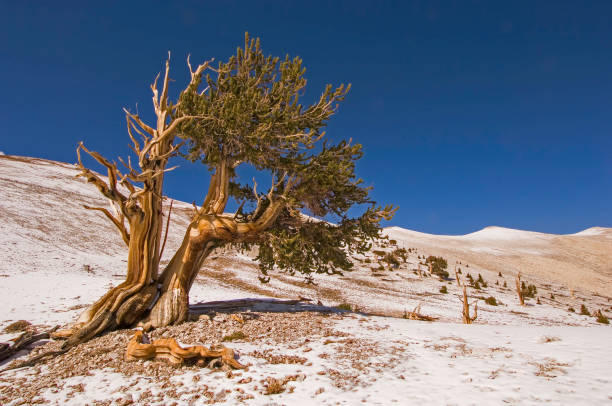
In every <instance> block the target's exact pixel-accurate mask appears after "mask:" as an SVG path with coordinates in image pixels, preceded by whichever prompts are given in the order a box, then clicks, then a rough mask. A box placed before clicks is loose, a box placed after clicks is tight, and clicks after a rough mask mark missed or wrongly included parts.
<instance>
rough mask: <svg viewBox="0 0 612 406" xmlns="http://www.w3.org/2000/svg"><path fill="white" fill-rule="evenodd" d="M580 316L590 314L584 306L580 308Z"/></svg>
mask: <svg viewBox="0 0 612 406" xmlns="http://www.w3.org/2000/svg"><path fill="white" fill-rule="evenodd" d="M580 314H581V315H583V316H590V315H591V312H589V309H587V307H586V306H585V305H584V304H582V305H581V306H580Z"/></svg>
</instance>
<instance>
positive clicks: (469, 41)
mask: <svg viewBox="0 0 612 406" xmlns="http://www.w3.org/2000/svg"><path fill="white" fill-rule="evenodd" d="M104 3H107V4H108V5H104V6H102V5H101V4H104ZM173 3H174V2H168V1H165V2H152V1H147V2H141V3H139V2H132V1H122V2H116V3H111V2H82V1H80V2H74V3H70V2H27V1H10V2H9V1H2V2H1V4H0V10H1V12H0V61H1V63H0V89H1V92H2V95H1V101H0V104H1V105H0V122H1V123H2V125H1V126H0V150H1V151H4V152H5V153H6V154H13V155H28V156H36V157H43V158H48V159H55V160H61V161H67V162H74V161H75V153H74V150H75V147H76V144H77V143H78V141H80V140H83V141H85V142H86V144H87V145H88V146H89V147H90V148H92V149H95V150H98V151H99V152H102V153H104V154H105V155H106V156H108V157H110V158H114V157H116V156H117V155H123V156H125V155H126V153H127V143H128V139H127V135H126V133H125V120H124V116H123V114H122V111H121V108H122V107H124V106H127V107H130V108H132V109H134V106H135V105H136V103H138V108H139V111H140V112H141V115H144V116H147V115H148V114H150V112H151V110H152V109H151V98H150V90H149V84H150V83H151V81H152V79H153V78H154V77H155V75H156V73H157V72H158V71H159V70H160V69H161V68H162V65H163V61H164V59H165V57H166V53H167V51H168V50H170V51H172V58H173V59H172V60H173V64H172V68H173V71H172V77H173V78H174V79H176V82H175V85H176V87H175V89H177V88H178V86H180V85H183V84H184V83H185V80H186V74H187V71H186V68H185V64H184V61H185V57H186V55H187V54H188V53H191V54H192V61H193V62H194V63H196V62H199V61H202V60H204V59H208V58H210V57H215V58H217V59H220V58H221V59H225V58H227V57H228V56H229V55H230V54H231V53H232V52H234V50H235V48H236V46H238V45H241V44H242V41H243V35H244V31H249V32H250V33H251V34H252V35H253V36H259V37H261V39H262V46H263V48H264V51H265V52H267V53H271V54H274V55H280V56H284V55H285V54H286V53H289V54H291V55H299V56H300V57H302V58H303V60H304V64H305V66H306V68H307V74H306V75H307V78H308V79H309V85H308V89H309V90H308V92H307V94H306V98H307V99H308V98H312V97H315V96H316V95H317V94H318V93H320V91H321V90H322V88H323V86H324V84H325V83H333V84H339V83H342V82H345V83H346V82H350V83H352V85H353V88H352V91H351V92H350V94H349V96H348V98H347V100H346V102H345V103H344V104H343V105H342V106H341V108H340V111H339V114H338V115H337V116H335V117H334V118H333V119H332V121H331V123H330V125H329V128H328V133H329V134H330V135H332V136H333V137H334V138H335V139H339V138H343V137H346V138H348V137H352V138H353V140H355V141H356V142H359V143H362V144H363V145H364V149H365V152H366V153H365V157H364V158H363V159H362V161H361V162H360V163H359V166H358V171H359V174H360V176H361V177H363V178H364V179H365V180H366V183H368V184H370V185H372V186H374V193H373V195H374V197H375V198H376V199H377V200H379V201H380V202H383V203H387V202H390V203H395V204H397V205H399V206H400V210H399V212H398V213H397V216H396V217H395V219H394V220H393V221H392V222H391V224H394V225H399V226H402V227H407V228H411V229H415V230H419V231H424V232H430V233H444V234H463V233H468V232H472V231H475V230H477V229H480V228H482V227H484V226H487V225H499V226H505V227H512V228H520V229H528V230H536V231H543V232H552V233H573V232H576V231H579V230H582V229H584V228H587V227H591V226H607V227H610V226H612V210H611V208H612V192H611V191H612V137H611V130H612V2H610V1H602V2H596V1H589V2H579V1H571V2H565V1H551V2H548V1H525V2H521V1H508V2H499V1H492V2H491V1H476V2H467V1H457V2H455V1H443V2H426V1H402V2H383V1H372V2H359V1H346V2H341V1H336V2H329V3H330V4H328V3H327V2H322V3H318V2H314V1H300V2H288V1H276V2H272V1H257V2H254V1H235V2H230V1H201V2H180V4H173ZM177 3H179V2H177ZM207 180H208V177H207V173H206V171H205V170H203V169H201V168H194V167H189V165H183V167H182V168H181V169H180V170H178V171H177V172H176V173H173V174H172V176H170V177H169V178H168V182H167V187H166V192H167V194H169V195H170V196H172V197H174V198H178V199H181V200H185V201H192V200H196V201H198V202H200V201H201V199H202V197H203V194H204V193H205V190H206V185H207Z"/></svg>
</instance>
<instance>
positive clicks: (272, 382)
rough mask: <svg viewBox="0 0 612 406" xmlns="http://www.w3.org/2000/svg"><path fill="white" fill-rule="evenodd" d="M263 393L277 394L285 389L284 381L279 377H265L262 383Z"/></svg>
mask: <svg viewBox="0 0 612 406" xmlns="http://www.w3.org/2000/svg"><path fill="white" fill-rule="evenodd" d="M264 388H265V390H264V395H277V394H279V393H283V392H284V391H285V382H283V381H282V380H281V379H276V378H271V377H270V378H267V379H266V383H264Z"/></svg>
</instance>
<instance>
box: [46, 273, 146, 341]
mask: <svg viewBox="0 0 612 406" xmlns="http://www.w3.org/2000/svg"><path fill="white" fill-rule="evenodd" d="M156 294H157V287H156V286H155V285H149V286H146V287H143V285H142V284H130V285H127V286H126V284H121V285H119V286H117V287H116V288H114V289H112V290H111V291H110V292H108V293H107V294H106V295H104V296H103V297H102V298H101V299H100V300H98V302H96V303H95V304H94V305H92V306H91V307H90V308H89V309H87V310H86V311H85V313H83V314H82V315H81V317H79V320H77V322H76V323H75V324H74V325H73V326H72V327H71V328H69V329H66V330H60V331H58V332H56V333H54V334H53V335H52V337H53V338H57V339H67V340H66V342H65V343H64V344H63V345H62V349H66V350H67V349H69V348H71V347H74V346H75V345H78V344H80V343H83V342H85V341H87V340H89V339H91V338H93V337H95V336H97V335H99V334H101V333H102V332H104V331H105V330H111V329H114V328H116V327H122V326H124V327H128V326H131V325H132V324H134V323H135V322H136V321H137V320H139V318H140V317H141V316H142V315H143V314H144V313H145V312H146V310H147V309H148V307H149V306H150V305H151V304H152V303H153V301H154V300H155V296H156Z"/></svg>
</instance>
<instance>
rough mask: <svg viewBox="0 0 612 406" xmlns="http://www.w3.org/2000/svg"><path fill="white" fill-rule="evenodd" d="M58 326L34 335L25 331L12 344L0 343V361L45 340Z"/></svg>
mask: <svg viewBox="0 0 612 406" xmlns="http://www.w3.org/2000/svg"><path fill="white" fill-rule="evenodd" d="M58 327H59V326H55V327H54V328H52V329H51V330H49V331H45V332H43V333H39V334H34V333H33V332H31V331H26V332H25V333H23V334H21V335H20V336H19V337H17V339H15V341H14V342H13V344H9V343H0V361H4V360H5V359H7V358H10V357H11V356H13V355H14V354H16V353H17V352H19V351H21V350H23V349H25V348H26V347H27V346H28V345H30V344H33V343H35V342H37V341H40V340H46V339H48V338H49V337H50V336H51V333H53V332H54V331H55V330H57V329H58Z"/></svg>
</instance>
